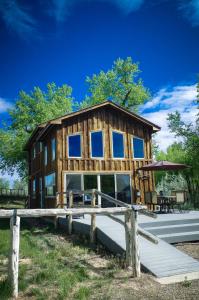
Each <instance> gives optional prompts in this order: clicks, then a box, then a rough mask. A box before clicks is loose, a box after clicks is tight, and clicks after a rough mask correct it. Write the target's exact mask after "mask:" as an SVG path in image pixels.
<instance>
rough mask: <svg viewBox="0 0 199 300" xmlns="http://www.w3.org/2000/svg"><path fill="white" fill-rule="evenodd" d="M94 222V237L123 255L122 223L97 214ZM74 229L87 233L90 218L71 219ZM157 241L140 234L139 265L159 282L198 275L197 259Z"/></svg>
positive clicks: (180, 279) (111, 249)
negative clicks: (95, 234) (95, 235)
mask: <svg viewBox="0 0 199 300" xmlns="http://www.w3.org/2000/svg"><path fill="white" fill-rule="evenodd" d="M59 222H60V223H62V224H63V223H64V222H65V220H64V219H60V220H59ZM146 224H147V223H146ZM96 225H97V239H98V240H99V241H100V242H101V243H102V244H103V245H104V246H106V247H107V248H108V249H109V250H110V251H111V252H113V253H119V254H123V253H124V251H125V250H126V249H125V231H124V228H123V226H122V225H120V224H119V223H116V222H115V221H114V220H111V219H110V218H108V217H106V216H97V220H96ZM140 225H143V224H140ZM147 226H148V225H146V226H144V227H145V230H147ZM152 226H154V224H152ZM73 229H74V231H75V232H77V233H84V234H88V233H89V230H90V217H89V216H85V218H80V219H74V220H73ZM158 240H159V243H158V244H157V245H156V244H153V243H151V242H149V241H148V240H146V239H144V238H142V237H141V236H139V243H140V258H141V264H142V267H143V268H144V269H146V270H148V271H150V272H151V273H152V274H153V275H154V276H155V278H156V280H157V281H158V282H160V283H163V284H167V283H174V282H181V281H184V280H191V279H197V278H199V262H198V261H197V260H195V259H193V258H192V257H190V256H189V255H187V254H185V253H182V252H181V251H179V250H178V249H176V248H175V247H174V246H172V245H170V244H168V243H167V242H165V241H164V240H162V239H160V238H158Z"/></svg>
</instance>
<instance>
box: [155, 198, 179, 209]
mask: <svg viewBox="0 0 199 300" xmlns="http://www.w3.org/2000/svg"><path fill="white" fill-rule="evenodd" d="M157 200H158V201H157V203H158V205H159V206H160V212H166V213H170V212H172V210H173V211H174V205H175V203H176V196H160V195H158V196H157Z"/></svg>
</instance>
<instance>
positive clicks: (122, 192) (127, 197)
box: [116, 174, 131, 203]
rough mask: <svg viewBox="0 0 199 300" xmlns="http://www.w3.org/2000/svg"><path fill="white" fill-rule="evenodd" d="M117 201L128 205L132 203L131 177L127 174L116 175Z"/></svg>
mask: <svg viewBox="0 0 199 300" xmlns="http://www.w3.org/2000/svg"><path fill="white" fill-rule="evenodd" d="M116 188H117V199H118V200H121V201H123V202H126V203H131V188H130V176H129V175H126V174H116Z"/></svg>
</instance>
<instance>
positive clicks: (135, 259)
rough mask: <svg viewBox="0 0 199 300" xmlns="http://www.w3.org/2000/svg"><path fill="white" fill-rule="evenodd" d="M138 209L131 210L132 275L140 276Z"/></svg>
mask: <svg viewBox="0 0 199 300" xmlns="http://www.w3.org/2000/svg"><path fill="white" fill-rule="evenodd" d="M137 218H138V211H137V210H132V213H131V226H132V231H131V232H132V265H133V275H134V276H135V277H140V251H139V242H138V220H137Z"/></svg>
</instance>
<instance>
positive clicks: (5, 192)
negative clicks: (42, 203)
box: [0, 188, 28, 197]
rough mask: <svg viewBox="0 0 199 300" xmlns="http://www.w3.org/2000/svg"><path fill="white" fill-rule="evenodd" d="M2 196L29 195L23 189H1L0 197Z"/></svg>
mask: <svg viewBox="0 0 199 300" xmlns="http://www.w3.org/2000/svg"><path fill="white" fill-rule="evenodd" d="M1 196H4V197H5V196H7V197H27V196H28V192H27V191H26V190H23V189H5V188H1V189H0V197H1Z"/></svg>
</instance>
